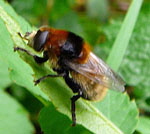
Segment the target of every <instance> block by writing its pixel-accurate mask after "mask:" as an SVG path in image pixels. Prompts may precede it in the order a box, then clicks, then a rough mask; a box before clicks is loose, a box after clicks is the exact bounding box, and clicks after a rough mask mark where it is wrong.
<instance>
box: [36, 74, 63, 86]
mask: <svg viewBox="0 0 150 134" xmlns="http://www.w3.org/2000/svg"><path fill="white" fill-rule="evenodd" d="M63 75H64V74H63V73H62V74H56V75H55V74H54V75H53V74H48V75H45V76H43V77H41V78H39V79H37V80H35V81H34V84H35V85H37V84H39V83H40V82H41V81H43V80H45V79H47V78H49V77H50V78H55V77H63Z"/></svg>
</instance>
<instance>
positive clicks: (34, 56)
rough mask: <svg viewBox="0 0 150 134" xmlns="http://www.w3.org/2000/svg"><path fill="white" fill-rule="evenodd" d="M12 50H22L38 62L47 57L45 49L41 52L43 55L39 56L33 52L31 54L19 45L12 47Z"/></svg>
mask: <svg viewBox="0 0 150 134" xmlns="http://www.w3.org/2000/svg"><path fill="white" fill-rule="evenodd" d="M14 51H22V52H25V53H27V54H28V55H30V56H32V57H33V58H34V60H35V62H36V63H38V64H41V63H44V62H46V61H47V60H48V59H49V57H48V52H47V51H44V52H43V57H39V56H37V55H35V54H32V53H31V52H29V51H28V50H26V49H24V48H21V47H14Z"/></svg>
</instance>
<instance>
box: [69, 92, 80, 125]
mask: <svg viewBox="0 0 150 134" xmlns="http://www.w3.org/2000/svg"><path fill="white" fill-rule="evenodd" d="M80 97H82V91H81V90H79V92H78V95H74V96H73V97H72V98H71V113H72V126H75V125H76V113H75V110H76V105H75V102H76V101H77V100H78V99H79V98H80Z"/></svg>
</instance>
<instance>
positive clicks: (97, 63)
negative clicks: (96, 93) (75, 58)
mask: <svg viewBox="0 0 150 134" xmlns="http://www.w3.org/2000/svg"><path fill="white" fill-rule="evenodd" d="M66 64H68V65H69V67H70V68H71V69H73V70H74V71H76V72H78V73H80V74H82V75H84V76H85V77H87V78H89V79H91V80H93V81H94V82H96V83H99V84H101V85H103V86H105V87H107V88H110V89H113V90H116V91H124V85H125V83H124V81H123V80H122V79H121V77H120V76H118V75H117V74H116V73H115V72H114V71H113V70H112V69H110V68H109V67H108V65H106V64H105V63H104V62H103V61H102V60H101V59H100V58H98V57H97V56H96V55H95V54H93V53H92V52H91V53H90V55H89V58H88V60H87V62H86V63H85V64H77V63H74V62H67V63H66Z"/></svg>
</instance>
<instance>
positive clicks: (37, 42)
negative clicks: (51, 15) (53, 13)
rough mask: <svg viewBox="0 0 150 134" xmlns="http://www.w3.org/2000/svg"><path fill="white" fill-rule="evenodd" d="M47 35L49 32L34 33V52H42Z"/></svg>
mask: <svg viewBox="0 0 150 134" xmlns="http://www.w3.org/2000/svg"><path fill="white" fill-rule="evenodd" d="M48 34H49V31H40V30H38V32H37V33H36V35H35V37H34V44H33V48H34V50H36V51H40V50H42V48H43V47H44V44H45V43H46V41H47V36H48Z"/></svg>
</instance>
